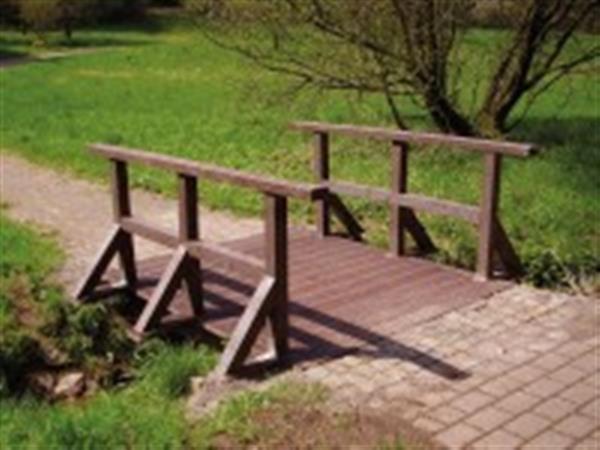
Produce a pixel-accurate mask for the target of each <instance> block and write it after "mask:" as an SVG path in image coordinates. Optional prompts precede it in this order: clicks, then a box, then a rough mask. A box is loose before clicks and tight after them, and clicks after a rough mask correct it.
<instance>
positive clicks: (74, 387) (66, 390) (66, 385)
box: [54, 372, 85, 398]
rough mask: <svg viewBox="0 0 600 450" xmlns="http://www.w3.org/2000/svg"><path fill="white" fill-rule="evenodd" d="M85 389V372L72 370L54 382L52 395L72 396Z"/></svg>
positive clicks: (58, 396) (59, 396)
mask: <svg viewBox="0 0 600 450" xmlns="http://www.w3.org/2000/svg"><path fill="white" fill-rule="evenodd" d="M84 389H85V374H84V373H83V372H73V373H68V374H66V375H63V376H62V377H61V378H60V379H59V380H58V383H56V387H55V388H54V396H55V397H57V398H72V397H77V396H78V395H81V393H83V390H84Z"/></svg>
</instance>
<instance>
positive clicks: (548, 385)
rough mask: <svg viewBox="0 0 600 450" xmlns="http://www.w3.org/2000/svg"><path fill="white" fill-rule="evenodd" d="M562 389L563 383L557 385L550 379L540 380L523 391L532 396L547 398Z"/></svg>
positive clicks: (556, 382)
mask: <svg viewBox="0 0 600 450" xmlns="http://www.w3.org/2000/svg"><path fill="white" fill-rule="evenodd" d="M564 389H565V385H564V383H559V382H558V381H554V380H552V379H550V378H542V379H540V380H536V381H534V382H533V383H531V384H530V385H528V386H526V387H525V389H524V391H525V392H527V393H528V394H533V395H536V396H538V397H542V398H548V397H551V396H552V395H553V394H556V393H557V392H560V391H562V390H564Z"/></svg>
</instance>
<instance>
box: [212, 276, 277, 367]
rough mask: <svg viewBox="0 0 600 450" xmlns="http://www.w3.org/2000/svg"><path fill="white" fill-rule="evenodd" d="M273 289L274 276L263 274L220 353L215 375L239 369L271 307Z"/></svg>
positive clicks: (273, 297)
mask: <svg viewBox="0 0 600 450" xmlns="http://www.w3.org/2000/svg"><path fill="white" fill-rule="evenodd" d="M274 289H275V278H273V277H271V276H265V277H264V278H263V279H262V280H261V282H260V284H259V285H258V287H257V289H256V291H255V292H254V295H253V296H252V298H251V299H250V301H249V302H248V306H246V309H245V310H244V312H243V313H242V317H241V318H240V320H239V321H238V323H237V325H236V326H235V329H234V330H233V333H232V335H231V337H230V339H229V342H228V343H227V346H226V347H225V350H224V351H223V354H222V355H221V359H220V360H219V364H218V365H217V367H216V368H215V372H214V373H215V375H216V376H217V377H224V376H225V375H227V374H230V373H232V372H234V371H235V370H237V369H239V368H240V367H241V366H242V364H243V363H244V361H245V360H246V358H247V357H248V355H249V353H250V350H251V348H252V345H254V343H255V342H256V338H257V337H258V333H259V332H260V330H261V328H262V327H263V326H264V324H265V321H266V317H267V314H268V312H269V310H270V309H271V307H272V304H273V301H274V299H275V296H274Z"/></svg>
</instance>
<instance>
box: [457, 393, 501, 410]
mask: <svg viewBox="0 0 600 450" xmlns="http://www.w3.org/2000/svg"><path fill="white" fill-rule="evenodd" d="M494 400H495V398H494V397H492V396H491V395H488V394H484V393H483V392H478V391H472V392H469V393H466V394H464V395H462V396H460V397H457V398H456V399H454V400H453V401H452V403H451V406H453V407H455V408H457V409H460V410H462V411H464V412H466V413H468V414H470V413H473V412H475V411H477V410H478V409H481V408H483V407H484V406H486V405H488V404H490V403H492V402H493V401H494Z"/></svg>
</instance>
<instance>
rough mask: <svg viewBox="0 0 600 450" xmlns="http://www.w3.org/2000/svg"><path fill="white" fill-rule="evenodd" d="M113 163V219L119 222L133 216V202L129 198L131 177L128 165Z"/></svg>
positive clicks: (117, 161) (115, 161)
mask: <svg viewBox="0 0 600 450" xmlns="http://www.w3.org/2000/svg"><path fill="white" fill-rule="evenodd" d="M111 161H112V174H111V175H112V178H111V183H112V199H113V217H114V219H115V222H118V221H119V220H120V219H121V218H123V217H128V216H131V200H130V198H129V176H128V174H127V163H126V162H125V161H119V160H116V159H113V160H111Z"/></svg>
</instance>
